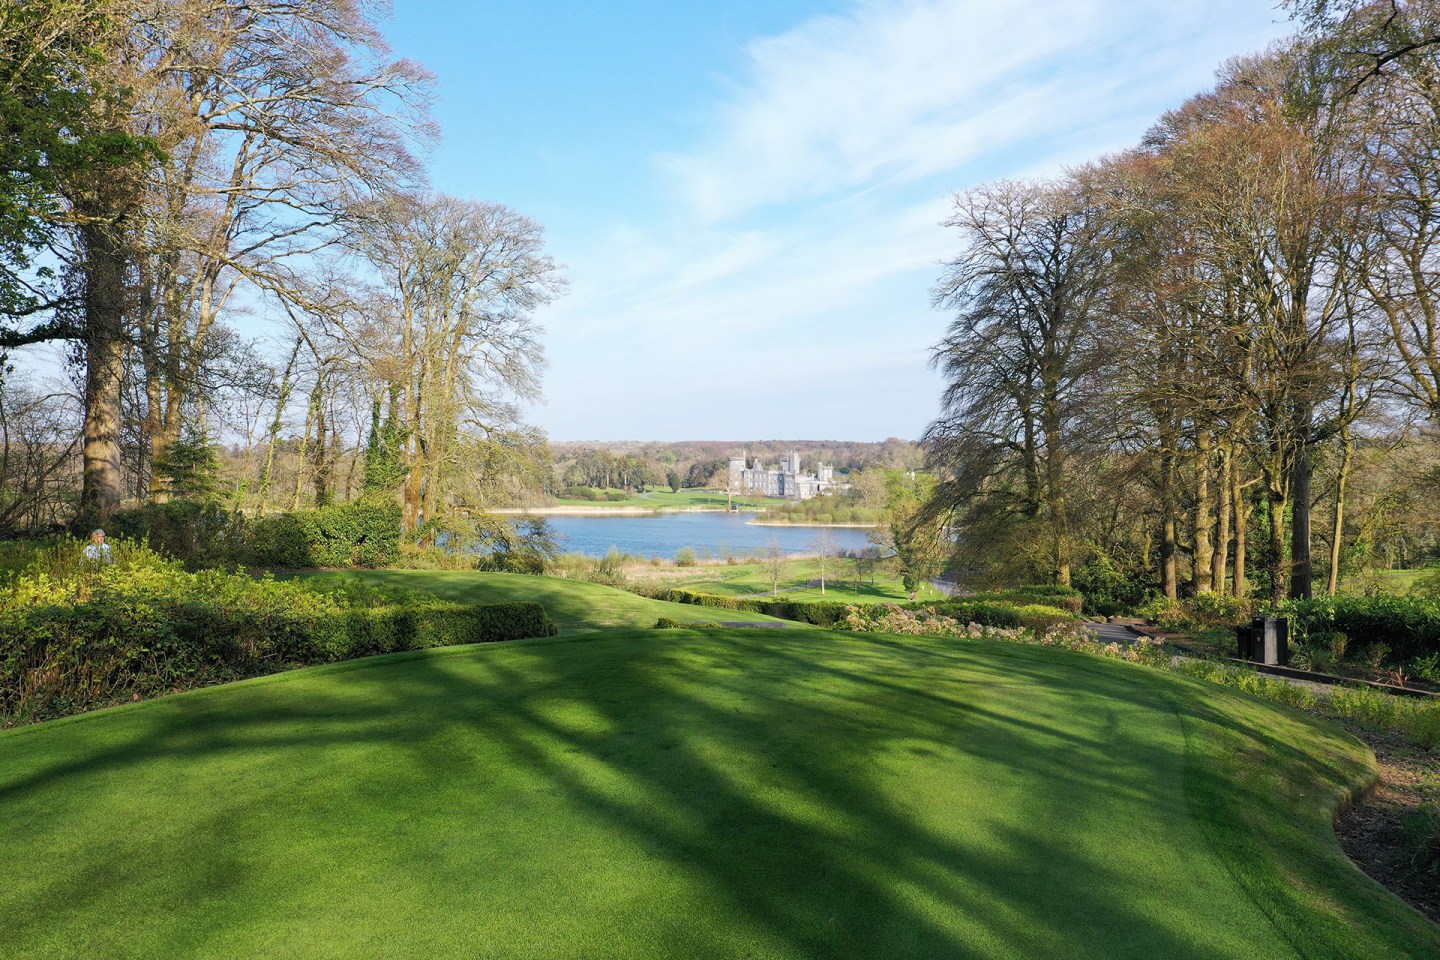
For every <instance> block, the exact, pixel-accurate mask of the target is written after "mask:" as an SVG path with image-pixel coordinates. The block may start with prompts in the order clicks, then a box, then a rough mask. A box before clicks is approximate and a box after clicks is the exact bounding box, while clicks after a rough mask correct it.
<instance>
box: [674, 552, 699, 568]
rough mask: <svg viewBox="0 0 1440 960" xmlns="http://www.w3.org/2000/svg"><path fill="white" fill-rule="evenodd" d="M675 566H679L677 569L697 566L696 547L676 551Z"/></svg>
mask: <svg viewBox="0 0 1440 960" xmlns="http://www.w3.org/2000/svg"><path fill="white" fill-rule="evenodd" d="M675 566H677V567H693V566H695V548H694V547H681V548H680V549H679V550H676V551H675Z"/></svg>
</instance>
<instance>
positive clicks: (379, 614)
mask: <svg viewBox="0 0 1440 960" xmlns="http://www.w3.org/2000/svg"><path fill="white" fill-rule="evenodd" d="M82 548H83V543H82V542H81V541H68V542H66V543H62V544H58V545H57V546H56V547H54V548H52V549H49V550H46V551H42V552H40V554H38V555H37V558H36V562H35V563H34V564H32V567H31V569H30V570H28V571H27V572H25V573H24V574H22V575H21V576H19V577H17V578H16V579H15V580H14V581H12V582H11V583H10V584H9V588H8V589H7V590H6V591H5V592H4V593H3V594H0V716H4V717H6V718H9V719H11V720H17V719H30V720H38V719H45V718H47V717H53V716H61V715H63V714H68V713H76V712H79V711H82V710H87V709H91V708H93V707H96V706H101V705H104V704H106V703H113V702H116V701H119V700H124V699H138V698H140V697H149V696H154V695H156V694H160V693H165V692H167V691H170V690H175V689H182V688H186V687H194V686H200V685H204V684H207V683H215V682H219V681H223V680H230V679H235V678H238V677H246V676H257V675H260V674H265V673H273V672H276V671H278V670H283V669H286V668H288V667H291V666H299V665H305V664H312V663H327V662H331V661H335V660H344V659H349V658H352V657H359V656H366V655H369V654H373V653H385V652H390V651H395V650H415V649H422V648H425V647H434V646H442V645H450V644H457V643H479V642H483V641H493V640H510V639H516V638H519V637H528V636H545V635H550V634H553V633H554V632H555V626H554V624H553V623H551V621H550V620H549V618H548V617H547V616H546V614H545V611H544V610H543V608H541V607H540V606H539V605H538V604H534V603H504V604H478V605H466V604H458V603H451V602H447V601H443V600H440V599H438V598H435V597H432V596H429V595H425V594H414V593H409V592H402V591H396V590H381V589H378V588H374V587H368V586H365V585H363V584H358V583H340V584H327V583H313V582H308V581H277V580H274V579H271V578H269V577H266V578H262V579H255V578H251V577H249V576H246V575H244V574H241V573H227V572H224V571H220V570H203V571H200V572H198V573H187V572H185V570H183V569H182V568H181V567H180V565H179V564H178V562H175V561H171V560H166V559H163V558H161V557H160V556H159V555H158V554H156V553H155V552H154V551H152V550H150V549H148V548H147V547H145V546H143V545H138V544H128V543H124V542H119V543H117V544H116V547H115V562H114V563H112V564H109V565H107V566H105V567H102V568H96V567H94V566H88V567H87V566H85V565H83V564H81V563H80V562H79V557H80V550H81V549H82ZM66 555H70V556H72V557H73V558H74V562H72V563H71V564H70V565H69V566H68V567H61V566H60V564H61V563H62V562H63V558H64V557H65V556H66ZM57 569H58V570H59V571H60V572H59V573H58V575H57V574H56V573H55V571H56V570H57Z"/></svg>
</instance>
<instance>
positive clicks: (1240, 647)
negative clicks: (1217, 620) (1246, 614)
mask: <svg viewBox="0 0 1440 960" xmlns="http://www.w3.org/2000/svg"><path fill="white" fill-rule="evenodd" d="M1235 648H1236V653H1235V657H1236V659H1239V660H1253V659H1254V653H1255V628H1254V627H1236V628H1235Z"/></svg>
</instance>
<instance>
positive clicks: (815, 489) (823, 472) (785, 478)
mask: <svg viewBox="0 0 1440 960" xmlns="http://www.w3.org/2000/svg"><path fill="white" fill-rule="evenodd" d="M748 464H749V457H744V456H741V457H731V458H730V492H731V493H739V494H745V493H759V494H762V495H764V496H767V497H784V498H785V499H787V500H809V499H810V498H811V497H814V496H818V495H820V494H822V493H829V492H830V491H831V490H833V489H835V487H836V484H835V468H834V467H832V466H831V465H830V464H828V463H819V464H816V465H815V472H814V473H801V472H800V454H798V453H795V452H794V451H791V452H790V453H788V454H786V455H785V459H784V460H783V461H781V463H780V466H778V467H765V466H760V465H758V464H757V465H756V466H754V467H751V466H749V465H748Z"/></svg>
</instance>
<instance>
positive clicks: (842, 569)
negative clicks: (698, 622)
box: [665, 559, 945, 603]
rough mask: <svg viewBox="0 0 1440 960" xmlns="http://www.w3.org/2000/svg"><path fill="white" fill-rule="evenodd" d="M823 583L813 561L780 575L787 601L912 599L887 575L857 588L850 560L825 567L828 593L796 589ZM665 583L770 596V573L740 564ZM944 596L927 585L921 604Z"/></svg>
mask: <svg viewBox="0 0 1440 960" xmlns="http://www.w3.org/2000/svg"><path fill="white" fill-rule="evenodd" d="M819 579H820V564H819V562H818V561H816V560H814V559H806V560H790V561H787V562H786V563H785V567H784V571H783V572H782V573H781V575H780V590H781V591H782V592H783V596H784V597H785V599H787V600H839V601H842V602H846V603H894V602H897V601H903V600H908V599H909V595H908V594H906V593H905V588H904V586H903V585H902V584H901V582H900V581H899V580H896V579H894V578H893V577H892V576H890V575H889V574H888V573H885V572H877V573H876V576H875V583H874V584H872V583H871V582H870V578H869V577H866V578H865V579H864V582H863V583H861V584H860V585H859V587H858V588H857V586H856V583H855V567H854V565H853V564H852V563H851V562H850V561H848V560H832V561H831V562H830V563H829V564H827V565H826V573H825V593H824V594H821V592H820V588H819V587H818V586H817V587H813V588H808V589H799V590H797V589H795V588H796V587H799V586H801V585H802V584H806V583H809V582H811V581H818V580H819ZM665 582H666V583H668V584H669V585H670V586H673V587H679V588H681V589H684V590H694V591H695V592H697V593H714V594H718V595H720V596H726V597H738V596H745V595H748V594H753V593H767V594H768V593H769V592H770V573H769V571H768V570H766V569H765V567H764V565H763V564H760V563H740V564H734V565H731V566H720V565H715V566H705V567H696V568H695V574H694V577H693V579H692V578H690V577H678V576H668V577H666V578H665ZM944 596H945V595H944V594H942V593H941V592H940V591H938V590H936V589H935V588H934V587H932V586H930V585H929V584H926V585H925V586H924V587H923V588H922V589H921V591H920V593H919V595H918V596H917V599H919V600H940V599H944Z"/></svg>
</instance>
